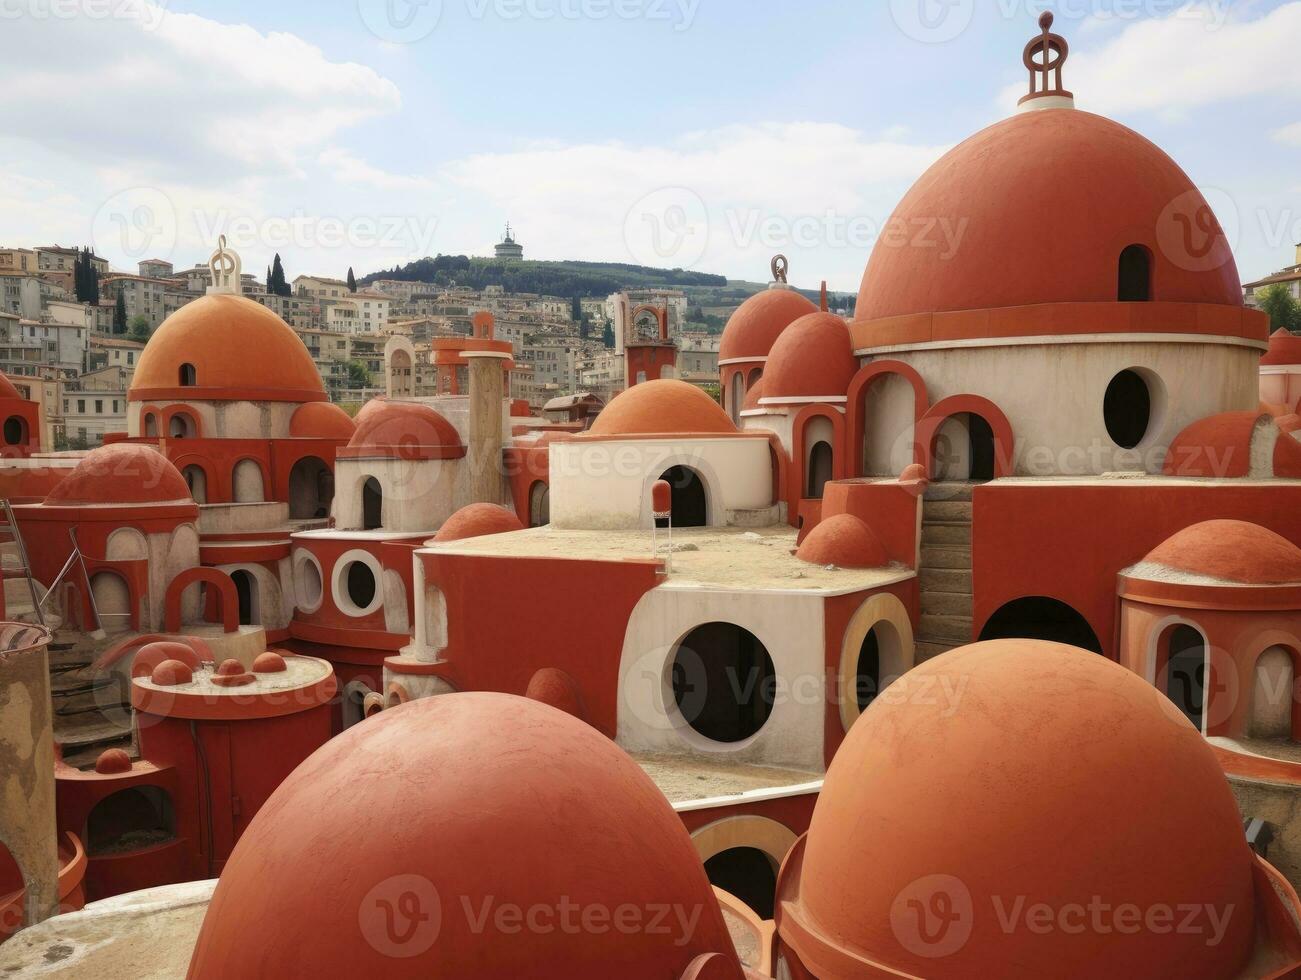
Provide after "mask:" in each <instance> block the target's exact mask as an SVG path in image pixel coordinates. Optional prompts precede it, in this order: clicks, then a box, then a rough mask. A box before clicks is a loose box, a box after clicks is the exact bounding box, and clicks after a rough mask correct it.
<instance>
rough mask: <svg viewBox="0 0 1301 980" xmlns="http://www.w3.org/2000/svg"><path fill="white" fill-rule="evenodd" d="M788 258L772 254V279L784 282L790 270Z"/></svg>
mask: <svg viewBox="0 0 1301 980" xmlns="http://www.w3.org/2000/svg"><path fill="white" fill-rule="evenodd" d="M790 268H791V263H790V260H789V259H787V258H786V256H784V255H774V256H773V257H772V281H773V282H781V283H784V282H786V275H787V273H788V272H790Z"/></svg>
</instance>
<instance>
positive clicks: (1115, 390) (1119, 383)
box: [1102, 370, 1152, 449]
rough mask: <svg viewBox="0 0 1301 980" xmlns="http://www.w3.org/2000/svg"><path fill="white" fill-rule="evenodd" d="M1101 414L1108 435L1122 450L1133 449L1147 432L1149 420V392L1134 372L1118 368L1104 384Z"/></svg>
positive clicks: (1150, 402)
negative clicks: (1105, 390) (1116, 373)
mask: <svg viewBox="0 0 1301 980" xmlns="http://www.w3.org/2000/svg"><path fill="white" fill-rule="evenodd" d="M1102 417H1103V419H1104V420H1105V421H1106V423H1107V435H1109V436H1111V441H1112V442H1114V443H1115V444H1116V445H1117V446H1120V447H1121V448H1122V449H1133V448H1134V447H1135V446H1137V445H1138V444H1139V443H1140V442H1142V441H1143V437H1144V436H1146V435H1147V430H1148V426H1149V425H1151V423H1152V392H1151V390H1150V389H1149V388H1148V386H1147V380H1146V379H1145V378H1144V377H1143V376H1142V375H1141V374H1139V373H1138V372H1137V371H1133V370H1128V371H1121V372H1120V373H1119V374H1118V375H1116V376H1115V377H1114V378H1112V379H1111V384H1109V385H1107V393H1106V395H1105V396H1104V397H1103V399H1102Z"/></svg>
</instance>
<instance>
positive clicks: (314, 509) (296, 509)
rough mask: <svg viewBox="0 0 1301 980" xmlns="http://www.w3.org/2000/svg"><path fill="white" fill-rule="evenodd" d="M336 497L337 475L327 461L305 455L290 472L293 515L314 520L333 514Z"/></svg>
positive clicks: (295, 518) (290, 502) (290, 507)
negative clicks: (331, 505) (332, 506)
mask: <svg viewBox="0 0 1301 980" xmlns="http://www.w3.org/2000/svg"><path fill="white" fill-rule="evenodd" d="M332 500H334V474H333V473H331V472H330V467H329V466H327V465H326V464H325V461H324V460H322V459H320V458H318V457H316V456H304V457H303V458H302V459H300V460H299V461H298V462H296V463H295V464H294V466H293V469H291V470H290V471H289V516H290V517H291V518H292V519H294V520H312V519H320V518H325V517H329V516H330V502H331V501H332Z"/></svg>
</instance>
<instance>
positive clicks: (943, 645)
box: [913, 640, 962, 664]
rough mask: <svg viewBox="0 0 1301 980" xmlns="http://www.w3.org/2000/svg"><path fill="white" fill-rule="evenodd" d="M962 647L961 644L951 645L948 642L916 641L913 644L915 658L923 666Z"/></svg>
mask: <svg viewBox="0 0 1301 980" xmlns="http://www.w3.org/2000/svg"><path fill="white" fill-rule="evenodd" d="M961 645H962V644H960V643H949V642H948V641H947V640H915V641H914V642H913V651H914V657H915V660H916V662H917V663H919V664H922V663H925V662H926V661H927V660H933V659H934V658H935V657H938V656H939V655H940V654H942V653H948V652H949V651H950V650H952V649H953V648H954V647H957V646H961Z"/></svg>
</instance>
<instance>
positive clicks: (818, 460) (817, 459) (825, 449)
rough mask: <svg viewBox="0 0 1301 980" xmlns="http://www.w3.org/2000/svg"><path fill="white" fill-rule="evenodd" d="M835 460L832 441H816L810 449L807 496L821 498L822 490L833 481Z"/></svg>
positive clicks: (812, 498) (815, 498)
mask: <svg viewBox="0 0 1301 980" xmlns="http://www.w3.org/2000/svg"><path fill="white" fill-rule="evenodd" d="M832 469H833V460H832V452H831V443H829V442H816V443H814V445H813V448H812V449H811V450H810V451H809V472H808V479H807V486H806V489H805V496H806V497H808V498H809V499H811V500H821V499H822V491H823V490H824V489H825V487H826V485H827V484H828V483H830V482H831V474H832Z"/></svg>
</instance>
